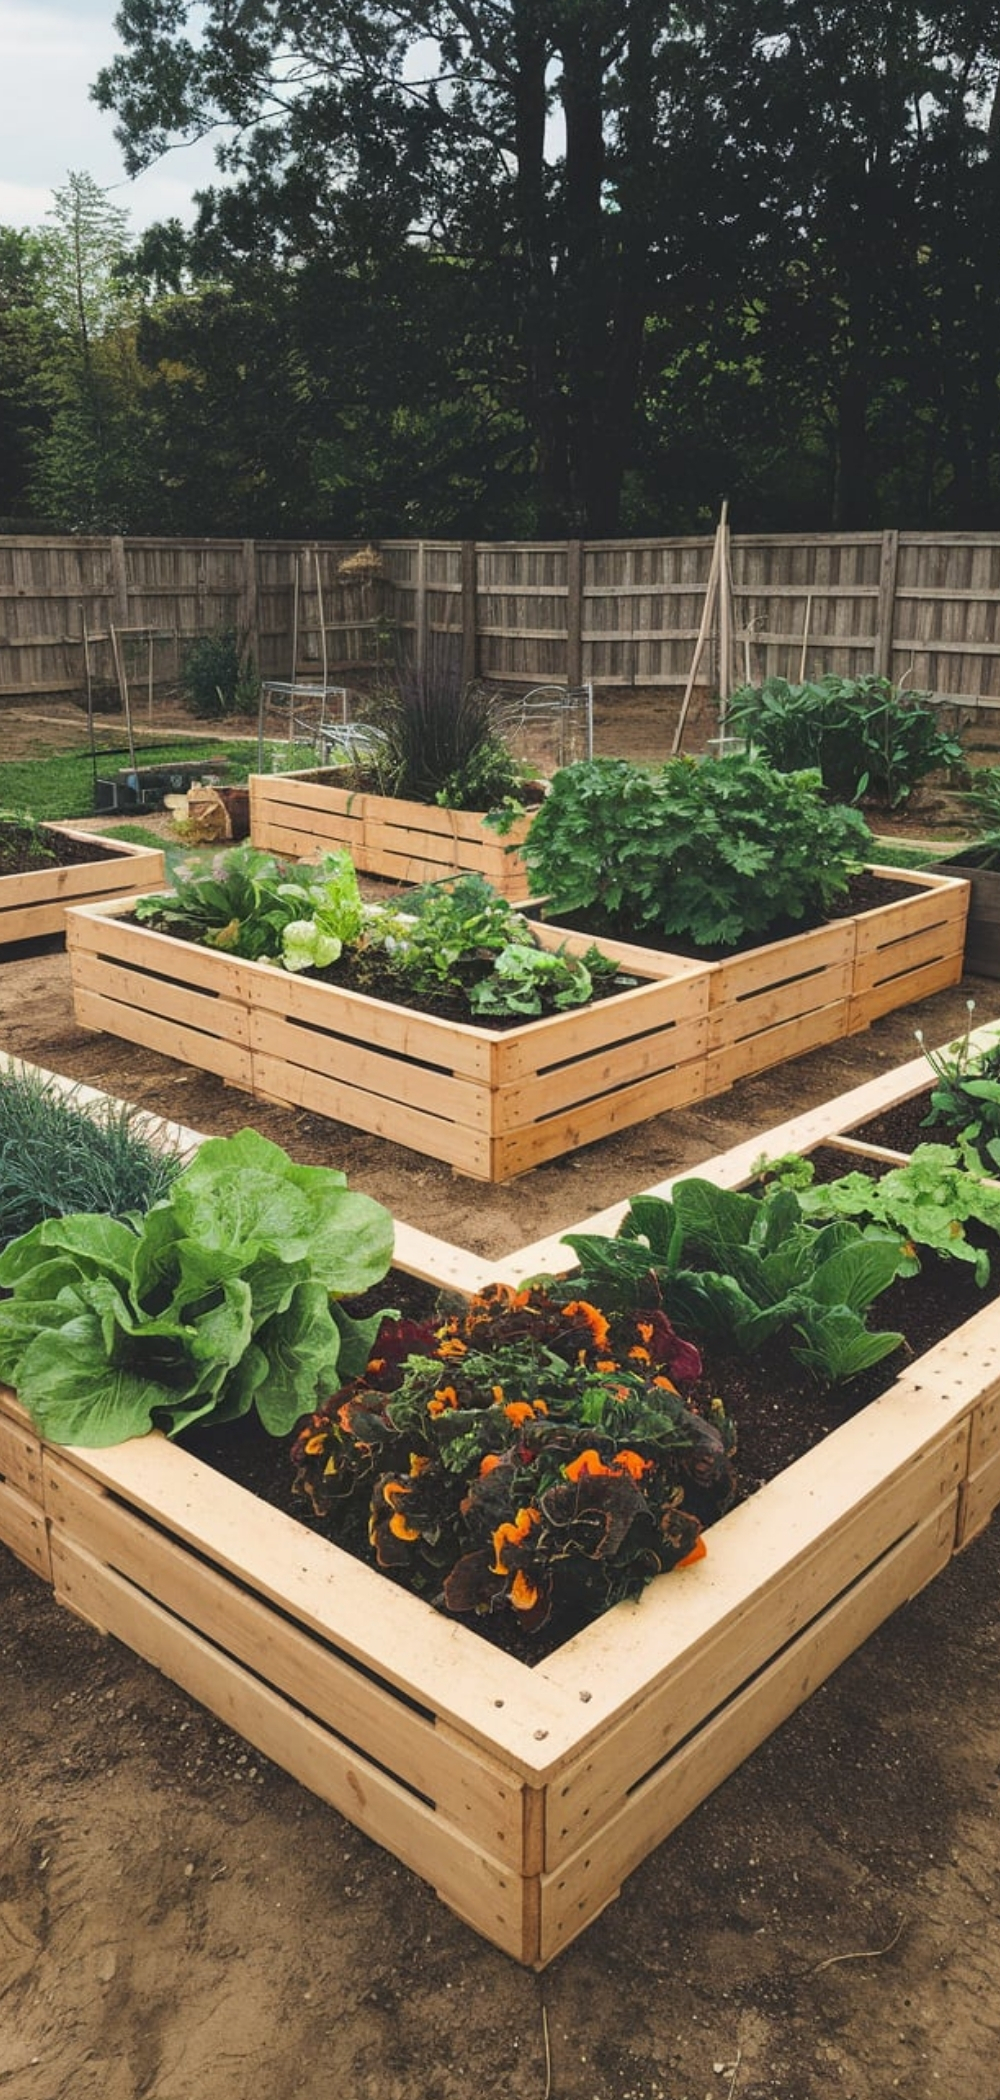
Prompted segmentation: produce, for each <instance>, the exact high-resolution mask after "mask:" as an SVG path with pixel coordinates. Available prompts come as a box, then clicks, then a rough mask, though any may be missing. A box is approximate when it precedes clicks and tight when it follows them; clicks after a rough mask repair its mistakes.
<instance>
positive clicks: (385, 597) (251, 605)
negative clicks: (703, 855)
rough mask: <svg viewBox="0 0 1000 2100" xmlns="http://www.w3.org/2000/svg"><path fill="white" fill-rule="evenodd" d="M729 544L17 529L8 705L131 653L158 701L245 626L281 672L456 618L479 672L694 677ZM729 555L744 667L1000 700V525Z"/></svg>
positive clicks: (793, 540)
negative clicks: (723, 547) (190, 656)
mask: <svg viewBox="0 0 1000 2100" xmlns="http://www.w3.org/2000/svg"><path fill="white" fill-rule="evenodd" d="M714 544H715V543H714V540H713V537H712V536H711V535H706V536H704V537H700V538H688V539H657V540H654V539H649V540H600V541H596V540H592V541H581V540H570V541H537V542H531V543H526V542H514V541H510V542H491V543H487V542H483V541H472V540H464V541H460V540H419V541H417V540H384V541H382V542H381V543H380V544H379V545H378V546H364V547H362V546H360V545H358V543H356V542H330V541H323V542H308V543H306V542H291V541H280V542H279V541H260V540H257V541H254V540H237V539H233V540H222V539H214V540H175V539H156V538H142V537H139V538H134V539H122V538H117V537H87V538H84V537H80V538H77V537H70V536H66V537H63V538H55V537H44V538H43V537H37V538H29V537H21V536H19V537H0V703H2V701H3V700H4V699H13V698H15V697H20V696H24V695H30V694H43V693H51V694H55V693H65V692H72V693H74V694H80V695H83V694H84V693H85V692H86V691H87V689H88V686H89V687H90V689H91V690H92V692H95V693H97V694H98V695H99V694H100V691H101V688H102V687H109V688H112V689H114V688H116V687H118V686H120V682H121V675H122V672H123V670H124V671H125V674H126V675H131V679H132V682H133V697H134V693H135V690H136V689H138V692H139V693H140V695H141V693H142V692H143V691H144V690H148V692H149V694H150V700H152V694H153V691H154V689H156V690H161V689H163V688H164V687H165V686H167V685H169V684H171V683H174V682H176V677H177V670H178V666H179V662H180V657H181V653H182V650H183V647H184V645H185V643H186V641H187V640H188V639H189V638H190V637H191V636H193V635H197V634H200V633H205V632H209V631H211V630H213V629H218V628H224V627H232V628H235V629H237V630H238V631H239V632H240V633H241V634H244V635H245V636H246V637H247V639H248V641H249V644H250V647H251V648H252V650H253V653H254V656H255V659H256V662H257V665H258V667H259V669H260V672H261V675H262V676H263V677H265V678H269V679H282V680H289V679H294V678H302V679H313V680H315V679H316V678H317V677H318V676H322V677H323V678H324V679H325V678H330V679H341V680H346V682H348V683H350V679H351V676H352V674H353V673H357V672H360V671H362V670H370V668H371V666H372V664H373V663H376V662H378V661H379V660H380V659H382V658H383V657H384V656H385V655H386V654H387V653H388V652H391V651H392V650H393V649H394V648H395V646H396V645H397V641H402V642H404V643H405V644H406V646H407V647H408V648H409V649H410V651H411V652H412V653H413V654H414V655H415V656H416V657H417V658H418V659H420V658H422V657H425V656H426V654H427V652H428V650H430V649H432V648H433V647H435V646H436V645H437V646H439V645H440V640H439V638H440V637H443V636H448V635H450V636H453V637H454V646H455V649H456V651H460V652H461V662H462V665H463V668H464V670H465V672H466V674H467V675H469V676H472V675H474V674H477V673H478V674H480V675H482V676H483V677H485V678H488V679H490V680H492V681H497V682H509V683H512V684H520V685H527V684H535V683H539V682H542V681H546V680H550V681H552V682H560V683H568V684H571V685H579V684H582V683H584V682H586V681H590V682H592V683H593V684H594V685H595V686H597V687H598V688H602V687H616V686H620V687H633V688H634V687H640V688H641V687H644V686H649V687H656V688H660V689H666V690H670V689H676V690H677V692H678V694H679V692H680V690H681V689H683V688H684V686H685V685H686V683H687V682H688V678H689V673H690V670H691V666H692V659H693V654H694V651H695V646H696V642H697V638H698V635H699V631H700V628H701V624H702V618H703V613H704V610H705V599H706V588H707V586H708V583H709V577H710V570H711V562H712V553H713V547H714ZM729 558H730V567H731V575H732V599H731V607H727V613H728V616H729V619H730V623H731V651H732V671H733V676H734V677H735V680H736V682H737V683H739V682H741V681H742V680H743V679H744V678H747V677H748V678H749V679H750V680H751V681H752V682H753V683H755V684H756V683H759V682H760V681H762V680H763V679H764V678H766V677H769V676H772V675H780V676H784V677H789V678H792V679H798V678H800V677H801V676H802V675H803V674H804V675H806V676H808V677H819V676H821V675H823V673H825V672H836V673H838V674H840V675H842V676H855V675H857V674H859V673H864V672H878V673H884V674H887V675H888V676H890V677H891V678H893V679H894V680H895V681H897V682H899V683H905V684H907V685H910V686H914V687H918V688H927V689H930V690H931V691H932V692H934V693H936V694H938V695H939V696H941V697H942V698H943V699H953V700H955V701H957V702H960V703H962V704H963V705H965V706H969V707H973V708H974V707H975V706H976V705H977V704H983V703H985V704H987V705H988V704H989V703H991V702H996V703H1000V533H996V534H992V533H972V532H967V533H966V532H951V533H921V532H910V533H907V532H867V533H809V534H804V535H792V534H782V535H771V534H763V533H749V534H744V535H740V534H735V533H734V534H733V535H732V536H731V539H730V540H729ZM717 640H718V638H717V637H715V638H714V644H713V646H714V654H713V649H712V648H710V649H709V650H708V651H706V654H705V658H704V665H703V670H702V678H703V682H704V683H705V684H706V685H708V686H717V685H718V677H719V665H718V651H717ZM129 666H131V671H130V674H129Z"/></svg>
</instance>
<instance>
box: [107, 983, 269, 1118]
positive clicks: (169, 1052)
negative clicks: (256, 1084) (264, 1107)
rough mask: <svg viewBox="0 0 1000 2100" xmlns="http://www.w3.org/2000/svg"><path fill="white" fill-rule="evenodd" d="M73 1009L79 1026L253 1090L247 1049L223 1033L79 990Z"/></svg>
mask: <svg viewBox="0 0 1000 2100" xmlns="http://www.w3.org/2000/svg"><path fill="white" fill-rule="evenodd" d="M73 1011H74V1014H75V1016H76V1020H77V1022H78V1024H79V1026H80V1027H81V1028H89V1029H91V1030H93V1032H94V1034H95V1035H117V1036H121V1037H122V1038H123V1040H124V1041H125V1042H127V1043H138V1044H139V1045H140V1047H143V1048H145V1049H147V1050H155V1051H157V1052H158V1053H159V1054H160V1056H162V1057H172V1058H175V1059H177V1060H178V1061H179V1062H180V1063H181V1064H187V1065H192V1066H193V1067H194V1068H195V1070H196V1071H199V1072H213V1073H214V1074H215V1076H216V1078H217V1079H224V1080H225V1081H226V1083H227V1085H229V1086H235V1087H239V1088H240V1089H241V1090H242V1091H243V1092H244V1093H247V1094H250V1093H252V1092H253V1076H252V1071H251V1065H250V1054H249V1051H247V1050H246V1049H244V1048H242V1047H241V1046H239V1045H233V1044H232V1043H230V1042H229V1041H228V1040H227V1039H226V1038H225V1037H223V1036H216V1035H211V1034H208V1033H207V1032H205V1031H204V1030H203V1029H200V1028H190V1027H186V1026H185V1025H184V1024H183V1023H182V1022H181V1021H180V1020H170V1019H165V1018H163V1017H161V1016H158V1015H155V1014H152V1015H151V1014H149V1013H148V1012H147V1013H143V1010H142V1008H141V1007H136V1006H132V1005H121V1004H120V1003H119V1002H118V1001H116V1000H114V999H104V998H102V997H101V996H100V995H99V994H95V993H93V992H87V991H84V990H82V989H81V990H79V991H78V992H76V993H75V994H74V999H73Z"/></svg>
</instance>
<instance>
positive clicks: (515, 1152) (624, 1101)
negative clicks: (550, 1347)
mask: <svg viewBox="0 0 1000 2100" xmlns="http://www.w3.org/2000/svg"><path fill="white" fill-rule="evenodd" d="M704 1093H705V1072H704V1066H703V1064H702V1062H701V1060H700V1058H693V1059H691V1061H690V1062H689V1063H687V1064H682V1065H678V1066H677V1067H676V1068H675V1069H673V1070H671V1071H666V1072H657V1073H654V1075H653V1077H652V1078H650V1079H640V1080H637V1081H635V1082H634V1084H632V1085H631V1086H623V1087H619V1088H618V1089H617V1090H616V1091H615V1092H613V1093H610V1094H601V1095H598V1096H596V1097H595V1098H594V1099H593V1100H590V1101H583V1102H579V1103H577V1105H576V1106H575V1107H572V1108H568V1109H563V1110H562V1111H561V1112H560V1113H559V1114H558V1115H556V1116H551V1117H543V1118H542V1120H541V1121H538V1122H527V1123H525V1124H524V1125H523V1126H522V1128H521V1129H520V1130H514V1131H508V1132H507V1133H506V1134H503V1133H501V1134H499V1135H498V1136H497V1137H496V1138H495V1139H494V1143H493V1170H492V1177H491V1178H492V1179H493V1180H494V1181H510V1180H511V1179H512V1178H513V1177H514V1176H515V1175H517V1174H524V1173H526V1172H527V1170H528V1168H529V1167H536V1166H539V1165H541V1163H542V1162H543V1161H544V1160H546V1159H556V1158H558V1157H559V1155H560V1153H562V1152H571V1151H575V1150H577V1149H578V1147H579V1146H581V1145H590V1144H593V1143H595V1142H596V1140H597V1139H598V1138H603V1137H610V1136H612V1135H613V1133H614V1132H615V1131H616V1130H629V1129H631V1127H632V1126H633V1124H635V1123H644V1122H646V1121H648V1119H649V1117H651V1116H659V1115H663V1114H665V1113H666V1111H667V1110H668V1109H671V1108H687V1107H688V1106H689V1105H690V1103H691V1102H692V1101H701V1100H702V1099H703V1098H704ZM565 1251H566V1250H565V1249H564V1250H563V1252H564V1255H565ZM563 1265H564V1266H565V1261H564V1264H563ZM494 1271H495V1273H499V1268H498V1265H497V1264H494Z"/></svg>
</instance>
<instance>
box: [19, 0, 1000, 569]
mask: <svg viewBox="0 0 1000 2100" xmlns="http://www.w3.org/2000/svg"><path fill="white" fill-rule="evenodd" d="M117 27H118V32H119V36H120V39H121V44H122V51H121V55H120V57H119V58H118V59H117V60H116V61H115V62H114V64H113V65H111V66H110V67H109V68H107V70H106V71H105V72H104V73H103V74H102V75H101V76H100V79H99V81H98V83H97V85H96V89H95V93H96V96H97V99H98V100H99V101H100V102H101V104H102V105H103V106H104V107H105V108H106V109H108V110H111V111H114V112H115V113H116V115H117V118H118V124H119V136H120V138H121V140H122V143H123V147H124V150H125V153H126V155H127V158H128V162H129V164H130V166H131V167H132V168H133V169H137V168H139V167H141V166H143V165H145V164H146V163H147V162H148V161H150V160H151V159H152V158H154V157H155V156H156V155H158V154H159V153H161V152H163V151H164V150H166V149H167V148H168V147H169V146H170V145H171V144H174V143H176V142H178V141H181V140H185V139H190V138H193V137H195V136H201V135H203V134H205V133H208V132H212V133H214V134H215V135H216V136H217V138H218V141H219V144H218V153H219V165H220V179H219V182H218V184H217V185H216V187H215V188H214V189H213V190H211V191H210V192H209V193H207V194H206V195H205V196H203V197H202V199H201V200H200V216H199V220H198V224H197V227H196V229H195V231H194V233H193V235H191V236H186V235H184V234H183V233H182V232H181V229H180V228H179V227H176V226H173V227H167V228H160V229H156V230H155V231H154V233H153V234H151V235H149V236H147V238H146V240H145V241H144V242H143V243H142V244H141V246H140V249H139V253H138V255H137V256H136V257H135V258H133V263H134V267H135V269H136V270H137V271H138V273H139V277H138V279H137V280H134V281H140V280H141V279H142V277H143V273H145V286H146V298H145V302H144V311H143V314H142V317H141V320H139V321H138V324H137V332H136V330H135V329H133V331H132V334H131V336H129V335H128V330H127V328H126V327H125V316H124V313H123V310H122V309H121V308H118V309H117V310H116V311H114V312H112V313H111V314H110V316H109V317H108V319H107V322H106V327H105V330H104V333H105V334H106V335H108V336H111V337H114V338H115V340H116V341H117V342H118V345H119V351H121V349H122V347H123V345H124V344H125V343H126V342H127V341H129V342H131V343H132V345H133V347H134V350H135V354H136V357H137V360H138V368H137V369H138V373H139V375H140V379H141V384H140V385H139V391H138V393H137V392H136V387H135V385H134V384H133V391H132V397H131V401H132V406H131V409H130V414H131V415H132V417H133V426H134V428H135V429H136V431H137V433H138V435H137V437H136V442H137V443H138V444H139V445H140V449H141V448H142V446H143V445H144V446H145V448H146V450H145V460H146V463H145V466H144V467H143V468H142V470H141V471H140V470H139V469H138V468H137V470H136V472H135V474H134V476H133V484H134V485H133V486H132V488H131V490H130V491H125V492H123V495H122V499H121V500H122V501H123V502H126V504H127V505H131V520H130V521H131V522H132V523H133V524H140V523H141V524H144V525H152V524H155V523H159V524H162V525H167V524H169V526H170V528H171V529H174V530H182V529H184V528H185V526H186V527H187V529H191V530H195V529H197V530H219V531H221V530H253V531H260V532H263V531H269V530H270V531H282V530H287V531H310V532H322V531H336V532H354V531H358V532H391V531H396V532H402V533H411V532H412V533H417V532H425V533H427V532H478V533H480V534H483V535H499V534H503V533H505V532H508V533H513V534H517V535H519V536H523V535H528V534H532V533H537V534H545V533H548V532H556V533H560V534H562V533H566V532H574V531H582V532H587V533H589V534H591V535H598V534H603V533H614V532H616V531H619V530H632V531H669V530H674V531H677V530H690V529H692V528H693V527H698V526H704V524H706V523H707V522H708V521H709V520H710V519H711V518H713V517H714V515H715V513H716V511H717V508H718V502H719V499H720V497H721V496H722V495H723V494H728V495H729V497H730V502H731V508H732V514H733V516H734V518H735V519H736V520H737V521H738V523H739V524H740V525H741V526H743V527H744V528H750V527H753V526H766V527H770V528H781V527H785V528H789V527H794V526H796V525H800V526H803V527H807V526H815V527H819V526H823V525H826V524H831V523H832V524H835V525H840V526H843V527H852V526H875V525H878V524H880V523H897V524H910V525H922V524H928V523H933V522H937V523H953V524H956V525H965V526H973V525H986V524H989V523H995V522H996V521H997V510H998V498H1000V427H998V423H1000V395H998V375H1000V326H998V321H1000V239H998V234H1000V211H998V187H1000V158H998V155H1000V102H998V78H1000V13H998V10H997V8H996V6H995V5H993V4H990V5H987V4H986V0H948V4H947V5H946V4H945V0H929V4H925V5H922V6H918V5H915V4H913V0H844V4H830V5H824V4H816V0H690V4H680V5H676V6H672V5H664V4H662V0H661V4H659V5H657V4H655V0H400V4H396V5H389V4H381V0H269V5H268V6H267V7H266V8H264V7H262V6H261V5H259V0H198V4H197V6H196V5H194V4H192V0H124V5H123V7H122V10H121V12H120V14H119V16H118V18H117ZM0 325H2V311H0ZM123 330H124V333H123ZM134 379H135V375H134V374H133V380H134ZM130 383H131V382H130ZM123 384H124V377H123ZM136 409H138V414H137V415H135V414H134V413H133V411H135V410H136ZM153 512H155V516H154V515H152V513H153Z"/></svg>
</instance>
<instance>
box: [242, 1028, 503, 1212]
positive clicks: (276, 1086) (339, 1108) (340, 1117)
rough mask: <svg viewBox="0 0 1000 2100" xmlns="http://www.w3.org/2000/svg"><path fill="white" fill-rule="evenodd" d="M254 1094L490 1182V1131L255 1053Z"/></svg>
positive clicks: (342, 1080)
mask: <svg viewBox="0 0 1000 2100" xmlns="http://www.w3.org/2000/svg"><path fill="white" fill-rule="evenodd" d="M253 1092H254V1094H255V1096H256V1098H257V1100H258V1101H276V1102H279V1103H280V1104H281V1106H282V1107H285V1108H307V1109H308V1110H309V1111H310V1113H311V1114H313V1115H320V1116H329V1117H330V1118H331V1120H332V1121H333V1122H335V1123H346V1124H347V1125H348V1126H350V1125H352V1124H353V1126H354V1128H355V1129H357V1130H367V1131H369V1132H370V1133H371V1135H372V1136H373V1137H381V1138H386V1139H387V1140H388V1141H389V1143H390V1144H394V1145H404V1146H406V1147H408V1148H409V1149H410V1150H412V1151H415V1152H425V1153H428V1154H429V1155H430V1157H431V1158H432V1159H440V1160H443V1161H445V1162H446V1163H447V1164H448V1165H450V1166H453V1167H456V1168H457V1169H458V1171H459V1173H461V1174H468V1175H470V1176H471V1177H472V1179H473V1180H476V1181H489V1180H490V1179H491V1178H492V1177H491V1171H490V1139H489V1133H488V1131H487V1130H475V1129H473V1128H471V1127H470V1126H468V1125H463V1124H461V1123H446V1122H443V1121H441V1120H440V1119H439V1118H436V1117H433V1116H427V1115H424V1114H423V1113H422V1112H421V1111H420V1109H419V1108H417V1107H413V1106H411V1105H410V1104H409V1103H407V1102H406V1101H405V1100H402V1099H397V1100H391V1099H389V1098H388V1097H386V1096H385V1095H381V1094H368V1093H365V1092H364V1091H363V1090H362V1089H361V1088H360V1087H355V1086H352V1085H351V1083H350V1082H349V1081H348V1080H347V1079H339V1078H336V1077H332V1076H329V1075H327V1074H326V1073H321V1072H316V1071H311V1070H309V1069H307V1068H306V1067H305V1066H302V1065H298V1064H292V1063H290V1062H289V1061H288V1060H287V1059H286V1058H279V1057H271V1056H269V1055H267V1053H266V1052H265V1051H263V1050H256V1051H255V1052H254V1060H253Z"/></svg>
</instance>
